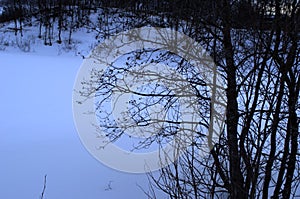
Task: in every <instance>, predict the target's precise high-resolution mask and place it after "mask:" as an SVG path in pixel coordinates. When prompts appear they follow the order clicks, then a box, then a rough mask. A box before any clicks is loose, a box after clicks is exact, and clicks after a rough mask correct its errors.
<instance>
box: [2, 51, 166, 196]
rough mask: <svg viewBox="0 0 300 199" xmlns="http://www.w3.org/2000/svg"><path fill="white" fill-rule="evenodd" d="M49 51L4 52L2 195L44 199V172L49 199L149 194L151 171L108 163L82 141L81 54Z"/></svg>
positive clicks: (46, 193)
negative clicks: (77, 101)
mask: <svg viewBox="0 0 300 199" xmlns="http://www.w3.org/2000/svg"><path fill="white" fill-rule="evenodd" d="M48 48H49V47H48ZM49 51H51V50H49ZM44 54H45V53H43V51H42V53H41V55H40V54H39V53H21V52H9V53H8V52H4V51H0V69H1V73H0V85H1V99H0V112H1V118H0V120H1V123H0V137H1V139H0V157H1V167H0V168H1V170H0V187H1V189H0V198H10V199H18V198H22V199H34V198H36V199H37V198H40V193H41V191H42V188H43V177H44V175H45V174H47V175H48V177H47V188H46V192H45V198H46V199H86V198H88V199H94V198H95V199H96V198H97V199H99V198H102V199H106V198H109V199H119V198H132V199H135V198H136V199H140V198H146V195H145V194H144V193H143V192H142V190H141V189H140V188H139V187H138V186H137V184H139V185H141V186H142V187H143V188H144V189H146V190H147V188H148V181H147V179H146V175H137V174H128V173H122V172H118V171H115V170H112V169H110V168H108V167H106V166H104V165H103V164H101V163H99V162H98V161H97V160H95V159H94V158H93V157H92V156H91V155H90V154H89V153H88V152H87V151H86V150H85V148H84V146H83V145H82V144H81V142H80V139H79V137H78V135H77V132H76V129H75V125H74V122H73V116H72V90H73V83H74V80H75V78H76V73H77V70H78V69H79V67H80V64H81V62H82V58H81V57H80V56H77V57H75V56H74V55H73V56H71V55H67V54H65V55H61V56H57V55H49V56H46V55H44ZM50 54H51V53H50ZM110 188H111V189H110ZM161 198H162V197H161Z"/></svg>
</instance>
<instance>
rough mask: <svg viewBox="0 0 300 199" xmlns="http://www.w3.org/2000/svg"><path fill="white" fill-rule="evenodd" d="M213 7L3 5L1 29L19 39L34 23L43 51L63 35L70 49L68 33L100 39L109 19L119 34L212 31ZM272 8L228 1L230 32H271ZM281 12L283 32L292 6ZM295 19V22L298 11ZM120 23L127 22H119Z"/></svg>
mask: <svg viewBox="0 0 300 199" xmlns="http://www.w3.org/2000/svg"><path fill="white" fill-rule="evenodd" d="M218 4H220V1H211V0H185V1H178V0H163V1H162V0H129V1H128V0H4V1H2V6H3V8H4V11H3V13H2V15H1V16H0V23H4V22H8V21H13V22H14V24H15V25H14V28H13V30H14V32H15V34H16V35H17V34H18V33H20V34H21V36H22V35H23V27H24V26H32V25H33V23H35V24H36V23H38V26H39V33H38V37H39V38H42V39H43V40H44V43H45V45H52V43H53V40H54V38H55V39H56V42H58V43H62V32H68V40H69V41H68V42H69V43H71V39H72V32H73V31H74V30H76V29H78V28H81V27H88V28H90V29H94V30H97V31H101V33H102V34H103V35H104V36H105V35H110V34H111V33H112V32H111V31H109V29H110V28H109V27H108V25H109V23H112V22H115V21H110V22H109V18H112V16H113V18H116V19H113V20H119V23H121V25H122V27H123V29H124V28H130V27H132V26H142V25H146V24H151V25H155V26H165V27H171V28H175V29H179V26H180V23H181V22H182V21H183V20H184V21H185V23H187V24H189V25H190V26H189V27H194V28H195V27H198V25H199V24H203V22H204V21H205V23H208V24H210V25H214V24H216V23H218V20H219V19H220V16H221V15H222V13H217V12H215V8H216V7H220V5H218ZM274 7H275V4H274V2H273V1H272V0H270V1H262V2H261V3H255V1H253V0H247V1H246V0H240V1H233V3H232V6H231V9H232V10H231V15H232V17H231V19H232V21H231V23H232V27H235V28H243V29H253V28H259V29H272V27H273V26H272V24H273V20H274V17H273V16H275V13H273V12H274V11H273V10H275V9H274ZM282 7H284V8H285V11H284V12H283V13H282V14H281V17H280V18H277V19H276V20H280V21H281V24H282V26H285V24H286V22H287V21H288V20H289V17H290V15H289V11H288V9H289V8H290V7H291V5H289V4H288V3H286V5H282ZM107 8H119V9H115V10H113V9H107ZM98 9H102V12H101V13H99V17H98V22H97V23H98V24H92V25H91V21H90V15H91V13H95V12H97V10H98ZM117 12H119V13H117ZM106 15H110V16H106ZM153 16H158V20H157V18H156V20H153ZM297 16H298V18H299V11H298V14H297ZM123 17H126V18H127V20H123V19H122V18H123ZM128 18H131V19H130V20H129V19H128ZM110 20H111V19H110ZM134 21H137V23H136V22H134ZM277 24H278V23H277ZM55 26H57V27H56V28H55ZM100 29H101V30H100ZM103 29H106V31H104V30H103ZM298 30H299V29H297V31H298ZM54 31H55V32H54Z"/></svg>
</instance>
